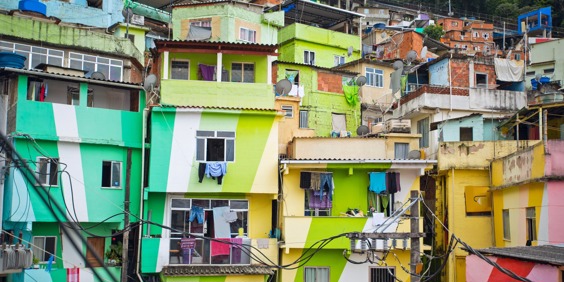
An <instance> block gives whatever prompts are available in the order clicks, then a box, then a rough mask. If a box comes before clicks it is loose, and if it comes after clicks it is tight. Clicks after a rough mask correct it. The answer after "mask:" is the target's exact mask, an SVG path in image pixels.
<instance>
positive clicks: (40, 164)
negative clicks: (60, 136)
mask: <svg viewBox="0 0 564 282" xmlns="http://www.w3.org/2000/svg"><path fill="white" fill-rule="evenodd" d="M36 168H37V169H36V174H37V178H38V179H39V184H41V185H45V186H57V185H59V159H58V158H43V157H41V158H37V164H36Z"/></svg>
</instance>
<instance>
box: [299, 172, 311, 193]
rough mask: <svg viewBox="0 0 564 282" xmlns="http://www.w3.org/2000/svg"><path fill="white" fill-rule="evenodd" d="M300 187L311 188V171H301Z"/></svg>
mask: <svg viewBox="0 0 564 282" xmlns="http://www.w3.org/2000/svg"><path fill="white" fill-rule="evenodd" d="M300 188H304V189H309V188H311V172H307V171H302V172H300Z"/></svg>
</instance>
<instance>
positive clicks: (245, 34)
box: [239, 27, 257, 43]
mask: <svg viewBox="0 0 564 282" xmlns="http://www.w3.org/2000/svg"><path fill="white" fill-rule="evenodd" d="M239 40H241V41H244V42H250V43H256V42H257V31H256V30H253V29H250V28H246V27H241V28H239Z"/></svg>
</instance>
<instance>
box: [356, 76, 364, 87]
mask: <svg viewBox="0 0 564 282" xmlns="http://www.w3.org/2000/svg"><path fill="white" fill-rule="evenodd" d="M364 84H366V76H364V75H361V76H359V77H357V78H356V85H358V86H363V85H364Z"/></svg>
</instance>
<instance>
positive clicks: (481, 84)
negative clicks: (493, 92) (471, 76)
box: [476, 73, 488, 88]
mask: <svg viewBox="0 0 564 282" xmlns="http://www.w3.org/2000/svg"><path fill="white" fill-rule="evenodd" d="M476 87H478V88H488V75H487V74H485V73H476Z"/></svg>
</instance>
